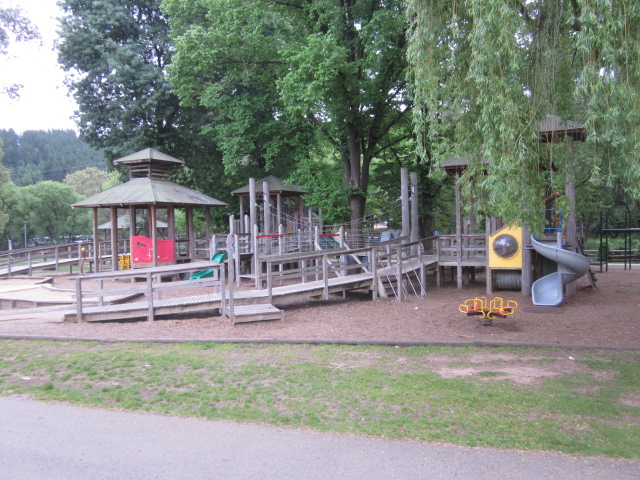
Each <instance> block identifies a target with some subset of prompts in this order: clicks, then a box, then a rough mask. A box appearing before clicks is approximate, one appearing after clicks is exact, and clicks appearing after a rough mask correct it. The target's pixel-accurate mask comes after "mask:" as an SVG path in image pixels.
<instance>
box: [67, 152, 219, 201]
mask: <svg viewBox="0 0 640 480" xmlns="http://www.w3.org/2000/svg"><path fill="white" fill-rule="evenodd" d="M125 158H126V157H125ZM130 205H156V206H164V205H173V206H177V207H226V206H227V204H226V203H224V202H221V201H220V200H216V199H215V198H212V197H209V196H207V195H204V194H202V193H199V192H196V191H194V190H190V189H188V188H186V187H183V186H181V185H178V184H177V183H173V182H170V181H168V180H157V179H151V178H134V179H132V180H129V181H128V182H126V183H123V184H121V185H118V186H115V187H113V188H110V189H109V190H106V191H104V192H100V193H97V194H96V195H93V196H91V197H89V198H86V199H85V200H81V201H79V202H76V203H74V204H73V205H71V207H72V208H76V207H82V208H100V207H102V208H104V207H128V206H130Z"/></svg>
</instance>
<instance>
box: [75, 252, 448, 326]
mask: <svg viewBox="0 0 640 480" xmlns="http://www.w3.org/2000/svg"><path fill="white" fill-rule="evenodd" d="M421 262H422V263H423V267H427V266H430V265H431V264H432V263H434V262H435V260H434V259H432V258H431V256H423V258H421ZM419 263H420V262H416V261H415V259H414V261H413V262H406V264H405V263H403V267H402V272H403V275H407V274H408V273H414V272H416V271H417V270H418V269H419V268H420V265H419ZM394 268H396V267H393V266H390V267H387V268H386V269H381V270H379V271H378V272H379V276H378V278H379V279H380V278H381V276H380V272H385V275H389V276H391V275H393V274H395V273H394V272H396V271H397V270H394ZM372 287H373V275H372V274H371V273H368V272H367V273H359V274H355V275H346V276H344V277H335V278H330V279H329V280H328V281H327V282H326V283H325V282H324V280H316V281H311V282H304V283H295V284H292V285H283V286H279V287H273V288H272V289H271V297H269V292H268V290H266V289H260V290H239V291H235V292H234V295H233V297H234V303H235V306H234V313H236V314H235V316H236V317H237V318H236V320H235V323H239V322H248V321H259V320H267V319H268V320H276V319H278V320H279V319H282V318H283V316H282V312H281V311H280V310H278V309H277V308H276V307H274V306H273V304H278V303H284V302H288V301H292V300H297V299H301V298H314V297H315V298H322V297H326V296H327V295H329V294H336V293H342V292H347V291H350V290H360V289H371V288H372ZM249 307H253V308H249ZM258 307H260V308H258ZM220 308H221V301H220V295H219V294H214V293H212V294H207V295H197V296H190V297H176V298H167V299H162V300H154V301H153V314H154V315H175V314H180V313H203V312H211V314H213V312H214V311H217V310H219V309H220ZM237 312H241V313H240V314H238V313H237ZM251 315H253V316H254V318H253V319H251V318H252V317H251ZM148 317H149V305H148V303H147V302H146V301H141V302H134V303H125V304H119V305H103V306H96V307H88V308H84V309H83V310H82V320H83V321H87V322H100V321H116V320H126V319H132V318H148ZM267 317H269V318H267ZM64 320H65V321H71V322H75V321H77V314H76V312H69V313H66V314H65V316H64ZM232 320H233V319H232Z"/></svg>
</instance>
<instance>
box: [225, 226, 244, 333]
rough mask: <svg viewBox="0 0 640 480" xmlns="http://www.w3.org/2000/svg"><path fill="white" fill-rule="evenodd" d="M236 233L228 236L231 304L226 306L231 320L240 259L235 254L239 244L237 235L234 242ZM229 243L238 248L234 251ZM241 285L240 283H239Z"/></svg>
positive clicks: (226, 312) (226, 311)
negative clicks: (235, 281)
mask: <svg viewBox="0 0 640 480" xmlns="http://www.w3.org/2000/svg"><path fill="white" fill-rule="evenodd" d="M233 240H234V235H228V236H227V251H228V255H229V256H230V257H231V258H229V262H228V264H229V306H228V308H225V314H226V315H227V317H229V319H231V321H233V318H234V317H233V314H234V309H233V308H234V298H233V295H234V278H235V276H236V265H237V263H236V262H237V261H238V260H239V259H238V257H235V258H233V257H234V254H236V255H237V252H238V250H237V248H238V247H237V245H238V238H237V236H236V237H235V244H234V241H233ZM229 245H235V246H236V250H235V251H234V249H233V248H230V247H229ZM239 273H240V272H237V274H238V275H237V276H238V279H239V278H240V274H239ZM238 285H239V283H238Z"/></svg>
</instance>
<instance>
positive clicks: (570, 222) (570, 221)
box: [565, 135, 577, 297]
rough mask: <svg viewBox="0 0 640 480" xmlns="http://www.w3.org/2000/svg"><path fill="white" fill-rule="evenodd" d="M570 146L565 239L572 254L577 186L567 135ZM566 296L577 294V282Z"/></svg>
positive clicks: (571, 147) (567, 285)
mask: <svg viewBox="0 0 640 480" xmlns="http://www.w3.org/2000/svg"><path fill="white" fill-rule="evenodd" d="M567 142H568V144H569V168H567V175H566V185H565V194H566V196H567V198H568V199H569V212H568V214H567V216H566V219H567V222H566V227H565V238H566V242H567V243H568V244H569V248H570V249H571V251H572V252H575V251H576V241H577V236H576V184H575V179H574V176H573V167H574V149H573V137H571V135H567ZM565 292H566V296H567V297H570V296H572V295H574V294H575V293H576V282H569V283H567V284H566V286H565Z"/></svg>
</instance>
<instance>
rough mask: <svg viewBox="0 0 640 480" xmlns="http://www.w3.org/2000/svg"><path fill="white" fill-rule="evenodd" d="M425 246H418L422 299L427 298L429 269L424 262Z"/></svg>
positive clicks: (420, 244)
mask: <svg viewBox="0 0 640 480" xmlns="http://www.w3.org/2000/svg"><path fill="white" fill-rule="evenodd" d="M423 249H424V246H423V245H422V243H419V244H418V261H419V262H420V296H421V297H422V298H424V297H426V296H427V269H426V268H425V267H424V262H423V261H422V254H423Z"/></svg>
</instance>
